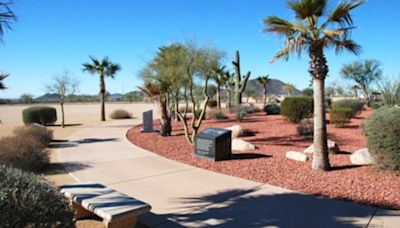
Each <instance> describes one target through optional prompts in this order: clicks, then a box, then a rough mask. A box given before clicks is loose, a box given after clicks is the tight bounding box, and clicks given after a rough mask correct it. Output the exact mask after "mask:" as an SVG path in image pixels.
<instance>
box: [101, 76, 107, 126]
mask: <svg viewBox="0 0 400 228" xmlns="http://www.w3.org/2000/svg"><path fill="white" fill-rule="evenodd" d="M105 101H106V84H105V82H104V76H103V75H100V102H101V110H100V112H101V117H100V120H101V121H106V108H105Z"/></svg>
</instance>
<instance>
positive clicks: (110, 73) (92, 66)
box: [82, 56, 121, 121]
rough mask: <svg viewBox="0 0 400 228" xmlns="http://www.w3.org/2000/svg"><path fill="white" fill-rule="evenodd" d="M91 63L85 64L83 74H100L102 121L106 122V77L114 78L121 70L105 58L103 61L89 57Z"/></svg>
mask: <svg viewBox="0 0 400 228" xmlns="http://www.w3.org/2000/svg"><path fill="white" fill-rule="evenodd" d="M89 58H90V60H92V62H91V63H84V64H83V69H82V71H83V72H85V71H86V72H89V73H90V74H98V75H99V78H100V93H99V95H100V101H101V118H100V120H101V121H106V110H105V106H104V103H105V96H106V83H105V81H104V78H105V77H111V78H114V76H115V74H116V73H117V71H119V70H121V67H120V66H119V65H118V64H114V63H112V62H111V61H110V60H109V59H108V57H104V58H103V59H102V60H99V59H96V58H94V57H92V56H89Z"/></svg>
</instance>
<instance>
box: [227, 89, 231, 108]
mask: <svg viewBox="0 0 400 228" xmlns="http://www.w3.org/2000/svg"><path fill="white" fill-rule="evenodd" d="M231 96H232V95H231V91H230V90H228V109H229V110H231V107H232V105H231V100H232V98H231Z"/></svg>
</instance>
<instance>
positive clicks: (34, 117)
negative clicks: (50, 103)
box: [22, 106, 57, 126]
mask: <svg viewBox="0 0 400 228" xmlns="http://www.w3.org/2000/svg"><path fill="white" fill-rule="evenodd" d="M22 120H23V121H24V124H32V123H38V124H41V125H45V126H46V125H49V124H54V123H55V122H56V121H57V112H56V109H55V108H53V107H46V106H35V107H29V108H26V109H24V110H23V111H22Z"/></svg>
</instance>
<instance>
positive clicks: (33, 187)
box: [0, 165, 74, 227]
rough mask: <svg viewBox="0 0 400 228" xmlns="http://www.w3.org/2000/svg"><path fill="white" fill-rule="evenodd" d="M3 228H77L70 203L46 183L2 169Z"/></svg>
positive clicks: (0, 210) (0, 211)
mask: <svg viewBox="0 0 400 228" xmlns="http://www.w3.org/2000/svg"><path fill="white" fill-rule="evenodd" d="M0 221H1V224H2V225H1V227H74V220H73V212H72V210H71V209H70V208H69V206H68V202H67V200H66V199H65V198H64V197H63V196H62V195H61V193H59V191H58V190H57V189H56V188H55V187H53V186H52V185H50V184H49V183H48V182H46V181H45V180H44V179H42V178H40V177H38V176H36V175H34V174H31V173H27V172H23V171H22V170H19V169H15V168H10V167H6V166H4V165H0Z"/></svg>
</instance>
